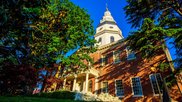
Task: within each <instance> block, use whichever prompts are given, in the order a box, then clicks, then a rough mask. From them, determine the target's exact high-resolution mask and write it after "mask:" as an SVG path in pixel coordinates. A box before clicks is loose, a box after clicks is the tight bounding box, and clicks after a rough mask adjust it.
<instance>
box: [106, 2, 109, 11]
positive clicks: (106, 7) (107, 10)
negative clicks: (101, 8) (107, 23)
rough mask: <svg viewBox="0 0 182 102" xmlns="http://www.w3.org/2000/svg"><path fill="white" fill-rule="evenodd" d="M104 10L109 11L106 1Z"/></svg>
mask: <svg viewBox="0 0 182 102" xmlns="http://www.w3.org/2000/svg"><path fill="white" fill-rule="evenodd" d="M106 11H109V10H108V5H107V3H106Z"/></svg>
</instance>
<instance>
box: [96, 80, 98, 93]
mask: <svg viewBox="0 0 182 102" xmlns="http://www.w3.org/2000/svg"><path fill="white" fill-rule="evenodd" d="M97 93H98V77H95V94H97Z"/></svg>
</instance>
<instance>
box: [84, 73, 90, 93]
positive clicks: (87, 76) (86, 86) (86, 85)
mask: <svg viewBox="0 0 182 102" xmlns="http://www.w3.org/2000/svg"><path fill="white" fill-rule="evenodd" d="M88 78H89V73H86V79H85V92H87V91H88Z"/></svg>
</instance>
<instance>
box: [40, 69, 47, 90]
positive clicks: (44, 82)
mask: <svg viewBox="0 0 182 102" xmlns="http://www.w3.org/2000/svg"><path fill="white" fill-rule="evenodd" d="M47 77H48V71H47V72H46V75H45V78H44V80H43V82H42V88H41V90H40V92H43V91H44V89H45V86H46V82H47Z"/></svg>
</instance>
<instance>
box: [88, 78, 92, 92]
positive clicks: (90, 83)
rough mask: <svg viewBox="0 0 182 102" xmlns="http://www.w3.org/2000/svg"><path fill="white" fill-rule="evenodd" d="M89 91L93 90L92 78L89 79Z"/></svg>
mask: <svg viewBox="0 0 182 102" xmlns="http://www.w3.org/2000/svg"><path fill="white" fill-rule="evenodd" d="M88 91H90V92H92V80H90V81H89V84H88Z"/></svg>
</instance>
